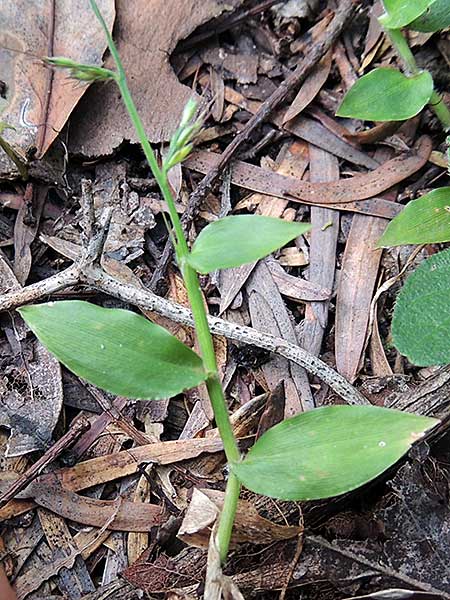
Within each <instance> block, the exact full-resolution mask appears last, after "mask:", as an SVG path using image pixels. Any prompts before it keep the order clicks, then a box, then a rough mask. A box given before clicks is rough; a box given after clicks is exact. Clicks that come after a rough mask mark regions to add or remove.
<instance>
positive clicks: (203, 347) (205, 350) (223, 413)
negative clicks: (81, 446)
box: [90, 0, 240, 561]
mask: <svg viewBox="0 0 450 600" xmlns="http://www.w3.org/2000/svg"><path fill="white" fill-rule="evenodd" d="M90 1H91V6H92V8H93V10H94V13H95V15H96V16H97V18H98V20H99V21H100V23H101V25H102V27H103V29H104V31H105V35H106V38H107V40H108V46H109V50H110V52H111V55H112V57H113V59H114V62H115V64H116V67H117V76H116V77H115V80H116V82H117V85H118V86H119V89H120V92H121V95H122V99H123V102H124V104H125V108H126V109H127V112H128V114H129V116H130V119H131V121H132V123H133V126H134V128H135V130H136V133H137V136H138V138H139V141H140V143H141V145H142V149H143V151H144V154H145V158H146V159H147V162H148V164H149V166H150V169H151V171H152V173H153V175H154V177H155V179H156V181H157V183H158V185H159V187H160V189H161V192H162V194H163V196H164V200H165V201H166V203H167V207H168V210H169V215H170V220H171V222H172V226H173V229H174V231H175V236H176V239H175V250H176V256H177V262H178V265H179V267H180V269H181V273H182V275H183V279H184V283H185V285H186V290H187V293H188V298H189V303H190V305H191V309H192V315H193V317H194V324H195V331H196V334H197V339H198V343H199V346H200V352H201V355H202V360H203V366H204V369H205V371H206V373H207V379H206V387H207V389H208V395H209V398H210V400H211V405H212V408H213V411H214V417H215V420H216V424H217V427H218V429H219V433H220V436H221V438H222V441H223V447H224V450H225V455H226V457H227V460H228V462H236V461H238V460H239V459H240V452H239V448H238V445H237V441H236V438H235V436H234V433H233V428H232V425H231V421H230V416H229V414H228V408H227V403H226V399H225V395H224V392H223V388H222V385H221V383H220V379H219V373H218V369H217V361H216V354H215V351H214V343H213V338H212V335H211V332H210V329H209V325H208V317H207V313H206V309H205V305H204V303H203V297H202V293H201V289H200V283H199V279H198V275H197V273H196V272H195V270H194V269H193V268H192V267H191V266H190V265H189V264H188V261H187V258H188V255H189V248H188V245H187V241H186V238H185V236H184V231H183V227H182V225H181V221H180V218H179V216H178V213H177V210H176V208H175V202H174V200H173V197H172V192H171V190H170V186H169V182H168V179H167V170H166V169H165V168H164V167H163V168H162V169H160V168H159V166H158V162H157V160H156V157H155V153H154V152H153V149H152V147H151V145H150V143H149V141H148V138H147V135H146V132H145V128H144V125H143V123H142V121H141V118H140V117H139V114H138V111H137V108H136V105H135V104H134V102H133V99H132V97H131V94H130V90H129V88H128V84H127V80H126V75H125V71H124V69H123V66H122V63H121V60H120V56H119V53H118V52H117V48H116V46H115V44H114V41H113V39H112V37H111V34H110V33H109V30H108V27H107V26H106V23H105V21H104V19H103V17H102V15H101V13H100V11H99V9H98V6H97V4H96V2H95V0H90ZM239 493H240V484H239V481H238V480H237V479H236V477H235V476H234V475H233V474H230V476H229V479H228V483H227V487H226V491H225V499H224V505H223V509H222V513H221V516H220V519H219V527H218V533H217V545H218V548H219V553H220V557H221V560H222V561H224V560H225V559H226V557H227V553H228V547H229V543H230V538H231V531H232V528H233V522H234V517H235V514H236V509H237V503H238V500H239Z"/></svg>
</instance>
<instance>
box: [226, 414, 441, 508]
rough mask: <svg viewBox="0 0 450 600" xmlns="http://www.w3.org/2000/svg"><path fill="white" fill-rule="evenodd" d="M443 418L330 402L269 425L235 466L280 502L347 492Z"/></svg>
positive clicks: (377, 472)
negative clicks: (331, 403)
mask: <svg viewBox="0 0 450 600" xmlns="http://www.w3.org/2000/svg"><path fill="white" fill-rule="evenodd" d="M438 422H439V421H438V420H437V419H431V418H427V417H421V416H418V415H414V414H411V413H405V412H400V411H396V410H390V409H386V408H379V407H376V406H327V407H324V408H318V409H315V410H311V411H309V412H306V413H302V414H300V415H297V416H295V417H292V418H291V419H287V420H286V421H283V422H282V423H280V424H279V425H275V427H272V428H271V429H269V430H268V431H267V432H266V433H265V434H264V435H263V436H261V437H260V438H259V440H258V441H257V442H256V444H255V445H254V446H253V447H252V448H251V449H250V451H249V452H248V454H247V456H246V457H245V459H244V460H243V461H242V462H241V463H234V464H233V465H232V470H233V472H234V473H235V475H236V476H237V477H238V479H239V480H240V481H241V482H242V483H243V484H244V485H245V487H247V488H248V489H249V490H251V491H253V492H256V493H258V494H264V495H266V496H270V497H272V498H279V499H281V500H313V499H320V498H328V497H330V496H336V495H338V494H343V493H345V492H349V491H350V490H353V489H355V488H357V487H359V486H360V485H363V484H364V483H367V482H368V481H370V480H371V479H373V478H374V477H377V476H378V475H380V474H381V473H383V471H385V470H386V469H387V468H388V467H390V466H391V465H393V464H394V463H395V462H397V460H398V459H399V458H401V457H402V456H403V454H405V452H407V451H408V449H409V448H410V447H411V444H413V442H415V441H416V440H418V439H420V438H421V437H422V436H423V434H424V432H425V431H427V430H428V429H431V427H434V426H435V425H436V424H437V423H438Z"/></svg>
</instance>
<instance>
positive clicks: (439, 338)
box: [392, 249, 450, 367]
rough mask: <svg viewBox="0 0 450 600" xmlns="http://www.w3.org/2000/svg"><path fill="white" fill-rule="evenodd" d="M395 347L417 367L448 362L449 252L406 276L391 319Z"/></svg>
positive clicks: (449, 336)
mask: <svg viewBox="0 0 450 600" xmlns="http://www.w3.org/2000/svg"><path fill="white" fill-rule="evenodd" d="M392 337H393V340H394V344H395V347H396V348H397V349H398V350H399V351H400V352H401V353H402V354H404V355H405V356H407V357H408V359H409V361H410V362H412V363H413V364H415V365H418V366H420V367H428V366H431V365H445V364H447V363H450V341H449V340H450V249H448V250H444V251H443V252H440V253H439V254H435V255H434V256H432V257H431V258H427V260H424V261H423V263H422V264H421V265H420V266H419V267H418V268H417V269H416V270H415V271H414V273H413V274H412V275H410V276H409V277H408V279H407V280H406V282H405V285H404V286H403V288H402V290H401V292H400V294H399V296H398V298H397V302H396V305H395V309H394V318H393V320H392Z"/></svg>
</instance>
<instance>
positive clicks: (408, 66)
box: [386, 29, 450, 131]
mask: <svg viewBox="0 0 450 600" xmlns="http://www.w3.org/2000/svg"><path fill="white" fill-rule="evenodd" d="M386 33H387V35H388V36H389V39H390V40H391V43H392V46H393V47H394V48H395V50H396V52H397V54H398V56H399V57H400V60H401V61H402V63H403V70H404V71H405V74H406V75H409V76H412V75H417V74H418V73H420V69H419V67H418V66H417V63H416V59H415V57H414V54H413V53H412V52H411V48H410V47H409V45H408V41H407V40H406V38H405V36H404V35H403V33H402V32H401V30H400V29H387V30H386ZM428 106H429V107H430V108H431V110H433V111H434V114H435V115H436V116H437V118H438V119H439V121H440V122H441V124H442V127H443V128H444V130H445V131H449V130H450V110H449V108H448V106H447V105H446V104H445V102H444V99H443V98H442V96H440V94H438V93H437V92H436V91H433V93H432V94H431V98H430V101H429V103H428Z"/></svg>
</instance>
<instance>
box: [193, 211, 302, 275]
mask: <svg viewBox="0 0 450 600" xmlns="http://www.w3.org/2000/svg"><path fill="white" fill-rule="evenodd" d="M309 229H311V226H310V225H309V224H306V223H292V222H290V221H283V220H282V219H274V218H272V217H262V216H258V215H237V216H231V217H225V218H223V219H219V220H218V221H214V222H213V223H210V224H209V225H207V226H206V227H205V228H204V229H203V230H202V231H201V232H200V235H199V236H198V238H197V239H196V241H195V243H194V246H193V248H192V252H191V253H190V255H189V259H188V260H189V264H190V265H191V266H192V267H193V268H194V269H195V270H196V271H198V272H199V273H211V272H212V271H215V270H216V269H228V268H230V267H239V266H240V265H244V264H245V263H250V262H253V261H254V260H258V259H260V258H263V257H264V256H267V255H268V254H270V253H271V252H273V251H274V250H278V248H281V247H282V246H284V245H285V244H287V243H288V242H290V241H291V240H293V239H294V238H296V237H298V236H299V235H302V234H303V233H306V232H307V231H308V230H309Z"/></svg>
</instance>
